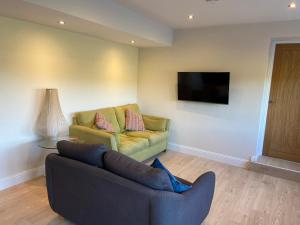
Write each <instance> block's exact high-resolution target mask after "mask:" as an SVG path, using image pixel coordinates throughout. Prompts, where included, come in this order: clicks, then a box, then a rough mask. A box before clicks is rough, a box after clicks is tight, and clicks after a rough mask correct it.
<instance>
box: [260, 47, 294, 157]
mask: <svg viewBox="0 0 300 225" xmlns="http://www.w3.org/2000/svg"><path fill="white" fill-rule="evenodd" d="M264 155H267V156H271V157H276V158H281V159H286V160H290V161H295V162H300V44H278V45H277V46H276V51H275V59H274V67H273V76H272V84H271V93H270V99H269V109H268V117H267V126H266V133H265V142H264Z"/></svg>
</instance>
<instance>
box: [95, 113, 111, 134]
mask: <svg viewBox="0 0 300 225" xmlns="http://www.w3.org/2000/svg"><path fill="white" fill-rule="evenodd" d="M95 124H96V127H97V128H98V129H103V130H106V131H108V132H114V128H113V126H112V124H111V123H110V122H109V121H107V120H106V119H105V117H104V116H103V115H102V114H101V113H96V120H95Z"/></svg>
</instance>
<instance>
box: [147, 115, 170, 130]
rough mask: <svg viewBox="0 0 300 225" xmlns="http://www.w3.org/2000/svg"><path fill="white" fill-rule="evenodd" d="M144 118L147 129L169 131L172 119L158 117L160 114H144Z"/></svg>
mask: <svg viewBox="0 0 300 225" xmlns="http://www.w3.org/2000/svg"><path fill="white" fill-rule="evenodd" d="M143 120H144V124H145V128H146V129H147V130H153V131H168V130H169V124H170V119H167V118H163V117H158V116H149V115H143Z"/></svg>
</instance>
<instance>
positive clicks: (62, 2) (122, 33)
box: [0, 0, 173, 47]
mask: <svg viewBox="0 0 300 225" xmlns="http://www.w3.org/2000/svg"><path fill="white" fill-rule="evenodd" d="M1 15H2V16H7V17H12V18H17V19H22V20H26V21H30V22H35V23H39V24H43V25H48V26H52V27H56V28H59V29H63V30H68V31H72V32H79V33H84V34H88V35H90V36H95V37H100V38H103V39H108V40H112V41H115V42H120V43H124V44H131V40H135V46H138V47H154V46H170V45H171V44H172V39H173V31H172V29H171V28H170V27H169V26H166V25H164V24H162V23H160V22H157V21H155V20H153V19H151V18H148V17H147V16H144V15H143V14H141V13H138V12H135V11H134V10H131V9H128V8H127V7H125V6H123V5H121V4H119V3H116V2H114V1H112V0H0V16H1ZM59 20H64V21H65V25H64V26H61V25H59V24H58V21H59Z"/></svg>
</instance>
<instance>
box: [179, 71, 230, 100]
mask: <svg viewBox="0 0 300 225" xmlns="http://www.w3.org/2000/svg"><path fill="white" fill-rule="evenodd" d="M229 81H230V73H229V72H178V100H186V101H197V102H210V103H217V104H228V102H229Z"/></svg>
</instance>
